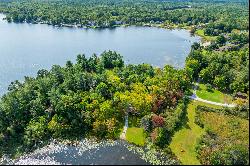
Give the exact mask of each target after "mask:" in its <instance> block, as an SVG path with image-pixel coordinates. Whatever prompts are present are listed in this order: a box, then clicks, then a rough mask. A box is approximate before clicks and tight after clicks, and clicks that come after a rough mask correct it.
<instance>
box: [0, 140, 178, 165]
mask: <svg viewBox="0 0 250 166" xmlns="http://www.w3.org/2000/svg"><path fill="white" fill-rule="evenodd" d="M0 164H2V165H6V164H8V165H24V164H25V165H26V164H27V165H48V164H51V165H151V164H153V165H176V164H179V163H178V161H176V160H175V159H171V158H168V157H167V156H166V155H161V154H160V153H158V152H157V151H149V148H148V147H144V148H141V147H136V146H134V145H131V144H128V143H126V142H125V141H122V140H116V141H109V140H105V141H101V142H96V141H90V140H88V139H83V140H81V141H79V144H78V145H76V146H72V145H67V144H65V143H60V142H55V141H52V142H50V143H49V144H48V145H46V146H44V147H42V148H38V149H36V150H35V151H34V152H31V153H28V154H24V155H22V156H21V157H19V158H16V159H14V160H12V159H10V158H8V157H3V158H2V159H0Z"/></svg>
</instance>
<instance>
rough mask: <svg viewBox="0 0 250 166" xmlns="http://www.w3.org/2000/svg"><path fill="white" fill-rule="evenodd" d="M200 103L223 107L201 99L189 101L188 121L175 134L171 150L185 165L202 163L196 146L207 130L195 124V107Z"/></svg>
mask: <svg viewBox="0 0 250 166" xmlns="http://www.w3.org/2000/svg"><path fill="white" fill-rule="evenodd" d="M198 105H205V106H210V107H213V108H221V107H220V106H214V105H210V104H207V103H202V102H199V101H191V102H190V103H189V105H188V108H187V118H188V122H187V124H186V125H184V126H183V128H182V129H180V130H179V131H177V132H176V133H175V134H174V136H173V138H172V141H171V143H170V148H171V150H172V151H173V152H174V153H175V155H176V156H177V157H178V158H179V160H180V161H181V162H182V164H184V165H200V162H199V160H198V159H197V157H196V155H197V154H196V151H195V146H196V144H197V141H198V138H200V137H201V136H202V134H204V133H205V131H204V129H202V128H201V127H200V126H198V125H196V124H195V108H196V107H197V106H198Z"/></svg>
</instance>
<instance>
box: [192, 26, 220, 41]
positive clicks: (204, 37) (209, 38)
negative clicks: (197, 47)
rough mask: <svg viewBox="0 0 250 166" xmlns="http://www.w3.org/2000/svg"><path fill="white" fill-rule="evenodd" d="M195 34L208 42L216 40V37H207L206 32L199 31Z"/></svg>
mask: <svg viewBox="0 0 250 166" xmlns="http://www.w3.org/2000/svg"><path fill="white" fill-rule="evenodd" d="M195 34H197V35H198V36H200V37H202V38H203V39H205V40H207V41H215V40H216V36H207V35H205V34H204V30H202V29H199V30H197V31H196V32H195Z"/></svg>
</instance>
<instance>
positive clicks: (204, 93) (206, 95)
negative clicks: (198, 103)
mask: <svg viewBox="0 0 250 166" xmlns="http://www.w3.org/2000/svg"><path fill="white" fill-rule="evenodd" d="M196 95H197V96H198V97H199V98H201V99H205V100H209V101H213V102H218V103H228V104H230V103H232V101H233V98H232V96H230V95H227V94H225V93H222V92H220V91H218V90H216V89H212V90H211V91H208V90H207V87H206V85H205V84H201V83H200V84H199V88H198V89H197V91H196Z"/></svg>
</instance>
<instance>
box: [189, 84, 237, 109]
mask: <svg viewBox="0 0 250 166" xmlns="http://www.w3.org/2000/svg"><path fill="white" fill-rule="evenodd" d="M197 86H198V83H195V87H194V94H193V95H192V96H189V98H191V99H193V100H197V101H201V102H204V103H208V104H213V105H219V106H223V107H231V108H232V107H235V106H236V105H235V104H227V103H217V102H213V101H209V100H204V99H201V98H199V97H198V96H197V95H196V90H197Z"/></svg>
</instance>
